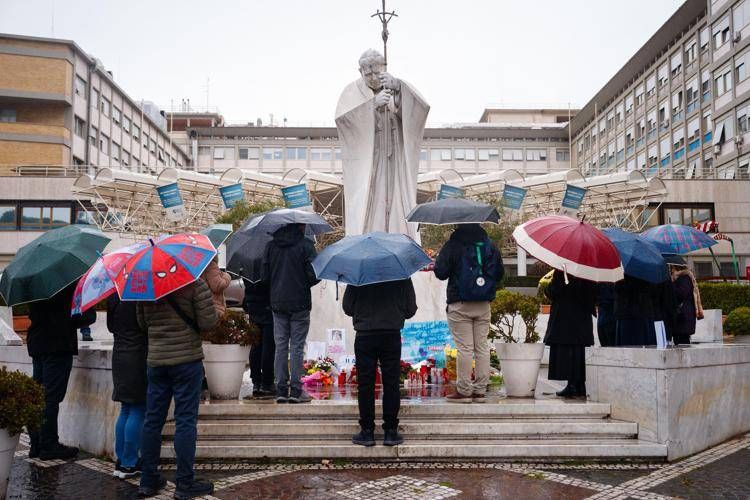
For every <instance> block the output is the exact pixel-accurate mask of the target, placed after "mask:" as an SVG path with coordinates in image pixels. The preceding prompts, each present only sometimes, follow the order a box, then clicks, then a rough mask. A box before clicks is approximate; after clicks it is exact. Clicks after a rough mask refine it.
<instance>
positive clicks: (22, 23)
mask: <svg viewBox="0 0 750 500" xmlns="http://www.w3.org/2000/svg"><path fill="white" fill-rule="evenodd" d="M681 3H682V1H679V0H628V1H626V2H625V1H621V0H564V1H563V0H514V1H509V0H465V1H462V2H460V1H456V0H453V1H448V0H388V1H387V8H388V10H392V9H395V10H396V13H397V14H398V15H399V17H398V18H396V19H394V20H393V22H392V23H391V24H390V32H391V36H390V40H389V43H388V49H389V51H388V55H389V68H388V69H389V71H390V72H391V73H392V74H394V75H395V76H397V77H399V78H403V79H404V80H407V81H409V82H410V83H412V84H413V85H414V86H415V87H416V88H417V89H418V90H419V91H420V92H421V93H422V95H424V96H425V98H426V99H427V101H428V102H429V103H430V105H431V107H432V109H431V111H430V116H429V119H428V121H429V122H430V123H432V124H440V123H448V122H475V121H477V120H478V119H479V117H480V115H481V113H482V110H483V109H484V108H485V107H486V106H487V105H490V104H503V105H513V106H540V105H542V106H551V105H559V106H567V103H568V102H570V103H571V104H572V105H573V106H582V105H584V104H585V103H586V102H587V101H588V100H589V99H590V98H591V97H592V96H593V95H594V93H595V92H596V91H597V90H599V89H600V88H601V87H602V85H603V84H604V83H606V81H607V80H608V79H609V78H610V77H611V76H612V75H614V73H615V72H616V71H617V70H618V69H619V68H620V67H621V66H622V65H623V64H624V63H625V61H626V60H627V59H628V58H629V57H630V56H632V55H633V54H634V53H635V51H636V50H638V49H639V48H640V47H641V46H642V45H643V43H644V42H645V41H646V40H647V39H648V38H649V37H650V36H651V35H652V34H653V33H654V32H655V31H656V30H657V29H658V28H659V26H661V25H662V24H663V23H664V22H665V21H666V20H667V19H668V18H669V16H670V15H672V13H673V12H674V11H675V10H676V9H677V8H678V7H679V5H680V4H681ZM379 6H380V1H379V0H276V1H273V0H263V1H260V0H244V1H229V0H214V1H206V0H181V1H172V0H158V1H157V0H127V1H113V0H67V1H62V0H0V32H3V33H16V34H24V35H36V36H45V37H49V36H54V37H57V38H66V39H72V40H75V41H76V42H77V43H78V44H79V45H80V46H81V47H82V48H83V50H85V51H86V52H88V53H89V54H91V55H94V56H95V57H97V58H99V59H101V61H102V62H103V63H104V66H105V67H106V68H107V69H108V70H110V71H113V72H114V76H115V80H116V81H117V82H118V83H119V84H120V86H121V87H122V88H123V89H125V91H126V92H128V94H130V96H131V97H133V98H136V99H141V98H144V99H147V100H151V101H154V102H156V103H158V104H160V105H163V106H165V107H167V108H168V107H169V106H170V101H174V105H175V106H176V107H177V106H179V103H180V101H181V100H182V99H187V98H189V99H190V101H191V103H192V104H193V106H194V107H196V106H201V107H204V106H205V105H206V100H207V95H206V94H207V93H206V82H207V80H208V81H209V86H208V88H209V92H208V104H209V106H211V107H218V109H219V110H220V111H221V113H222V114H223V115H224V116H225V118H226V119H227V121H228V122H232V123H235V122H236V123H241V122H247V121H255V119H256V118H258V117H260V118H262V120H263V122H264V123H267V122H268V120H269V115H270V114H273V115H274V121H275V122H277V123H281V120H282V119H283V118H284V117H286V118H287V119H288V123H289V124H290V125H304V124H315V125H322V124H332V123H333V113H334V110H335V107H336V101H337V99H338V96H339V93H340V92H341V90H342V89H343V88H344V86H345V85H346V84H347V83H349V82H350V81H352V80H354V79H355V78H357V77H358V76H359V75H358V73H357V60H358V59H359V56H360V54H361V53H362V52H363V51H364V50H365V49H367V48H369V47H373V48H377V49H382V41H381V38H380V24H379V22H377V21H376V20H375V19H371V18H370V15H371V14H372V13H374V12H375V10H376V9H377V8H378V7H379ZM53 27H54V28H53ZM53 29H54V31H53ZM0 71H2V68H0Z"/></svg>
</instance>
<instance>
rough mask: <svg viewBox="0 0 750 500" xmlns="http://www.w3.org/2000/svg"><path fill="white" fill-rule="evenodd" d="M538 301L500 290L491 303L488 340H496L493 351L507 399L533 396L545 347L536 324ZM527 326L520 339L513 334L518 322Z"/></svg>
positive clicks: (534, 298)
mask: <svg viewBox="0 0 750 500" xmlns="http://www.w3.org/2000/svg"><path fill="white" fill-rule="evenodd" d="M538 315H539V299H537V298H536V297H527V296H525V295H521V294H520V293H515V292H509V291H507V290H500V291H499V292H498V293H497V296H496V297H495V300H494V301H493V302H492V317H491V322H492V325H491V326H492V327H491V329H490V338H492V339H496V340H499V341H500V342H496V344H495V349H496V350H497V357H498V359H499V360H500V368H501V369H502V374H503V383H504V384H505V391H506V394H507V395H508V396H510V397H519V398H526V397H533V395H534V390H535V389H536V381H537V378H538V376H539V365H540V363H541V360H542V355H543V354H544V344H541V343H539V334H538V333H537V331H536V322H537V318H538ZM519 317H520V320H521V322H523V324H524V326H525V327H526V332H525V334H524V335H523V337H522V338H521V337H520V334H516V328H515V327H516V322H517V320H518V319H519Z"/></svg>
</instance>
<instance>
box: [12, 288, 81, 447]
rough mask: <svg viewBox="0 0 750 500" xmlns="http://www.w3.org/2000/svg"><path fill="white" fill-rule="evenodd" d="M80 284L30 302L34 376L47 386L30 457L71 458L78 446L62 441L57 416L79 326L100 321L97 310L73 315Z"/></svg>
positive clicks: (30, 353)
mask: <svg viewBox="0 0 750 500" xmlns="http://www.w3.org/2000/svg"><path fill="white" fill-rule="evenodd" d="M75 287H76V283H72V284H70V285H68V286H67V287H66V288H64V289H63V290H61V291H59V292H57V293H56V294H55V295H53V296H52V297H51V298H49V299H46V300H39V301H36V302H31V303H30V304H29V319H30V320H31V325H30V326H29V331H28V334H27V336H26V343H27V347H28V352H29V356H31V359H32V363H33V378H34V380H36V381H37V382H39V383H40V384H42V385H43V386H44V420H43V421H42V427H41V429H40V430H39V431H38V432H32V433H31V434H30V436H29V437H30V444H31V449H30V450H29V457H31V458H36V457H39V458H41V459H42V460H55V459H63V460H65V459H69V458H73V457H75V456H76V455H77V454H78V448H74V447H71V446H64V445H62V444H60V438H59V436H58V432H57V417H58V414H59V412H60V403H61V402H62V400H63V399H65V393H66V391H67V389H68V379H69V378H70V372H71V370H72V369H73V356H76V355H77V354H78V335H77V333H78V329H79V328H82V327H86V326H89V325H90V324H92V323H93V322H94V321H96V312H95V311H94V310H88V311H86V312H85V313H83V314H77V315H75V316H71V315H70V311H71V307H72V304H73V293H74V292H75Z"/></svg>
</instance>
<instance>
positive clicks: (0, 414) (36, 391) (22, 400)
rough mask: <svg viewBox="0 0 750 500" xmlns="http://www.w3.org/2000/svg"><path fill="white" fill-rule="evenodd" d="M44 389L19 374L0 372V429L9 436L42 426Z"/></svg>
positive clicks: (6, 371) (4, 370)
mask: <svg viewBox="0 0 750 500" xmlns="http://www.w3.org/2000/svg"><path fill="white" fill-rule="evenodd" d="M43 412H44V389H43V388H42V386H41V384H39V383H38V382H36V381H35V380H34V379H33V378H31V377H29V376H28V375H26V374H24V373H21V372H15V371H14V372H11V371H8V370H7V369H6V368H5V367H3V369H2V371H0V429H5V430H6V431H8V433H9V434H10V435H11V436H14V435H16V434H20V433H21V431H22V430H23V428H24V427H26V429H27V430H29V431H33V430H36V429H38V428H39V426H40V425H41V424H42V414H43Z"/></svg>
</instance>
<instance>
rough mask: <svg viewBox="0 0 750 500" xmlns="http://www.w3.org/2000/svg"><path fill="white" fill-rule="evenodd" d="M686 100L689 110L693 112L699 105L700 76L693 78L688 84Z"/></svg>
mask: <svg viewBox="0 0 750 500" xmlns="http://www.w3.org/2000/svg"><path fill="white" fill-rule="evenodd" d="M685 93H686V96H685V100H686V101H687V112H688V113H692V112H693V111H695V109H696V108H697V107H698V100H699V94H698V78H697V77H696V78H693V79H692V80H690V82H689V83H688V84H687V86H686V89H685Z"/></svg>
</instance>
